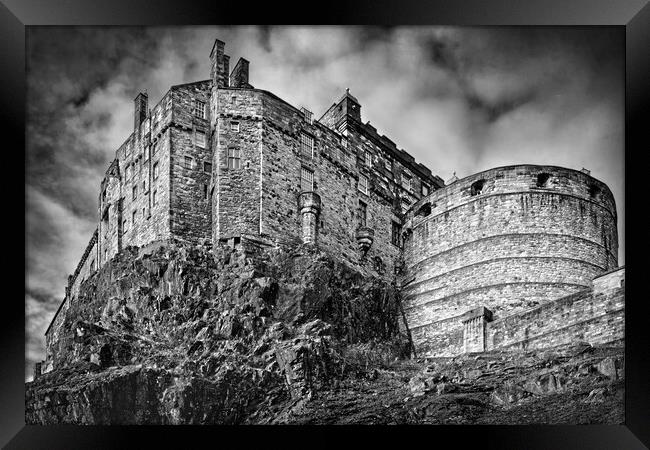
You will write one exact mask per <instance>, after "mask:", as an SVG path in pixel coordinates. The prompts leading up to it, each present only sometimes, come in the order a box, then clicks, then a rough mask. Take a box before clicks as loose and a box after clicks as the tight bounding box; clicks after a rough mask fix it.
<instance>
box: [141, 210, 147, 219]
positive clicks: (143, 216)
mask: <svg viewBox="0 0 650 450" xmlns="http://www.w3.org/2000/svg"><path fill="white" fill-rule="evenodd" d="M145 211H146V210H145V208H142V218H143V219H144V218H145V217H147V215H146V214H145Z"/></svg>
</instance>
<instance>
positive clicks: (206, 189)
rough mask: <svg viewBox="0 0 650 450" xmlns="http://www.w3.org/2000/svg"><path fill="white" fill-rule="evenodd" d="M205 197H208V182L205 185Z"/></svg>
mask: <svg viewBox="0 0 650 450" xmlns="http://www.w3.org/2000/svg"><path fill="white" fill-rule="evenodd" d="M203 198H205V199H207V198H208V185H207V184H204V185H203Z"/></svg>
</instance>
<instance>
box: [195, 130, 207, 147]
mask: <svg viewBox="0 0 650 450" xmlns="http://www.w3.org/2000/svg"><path fill="white" fill-rule="evenodd" d="M195 143H196V145H198V146H199V147H201V148H205V133H204V132H203V131H197V132H196V133H195Z"/></svg>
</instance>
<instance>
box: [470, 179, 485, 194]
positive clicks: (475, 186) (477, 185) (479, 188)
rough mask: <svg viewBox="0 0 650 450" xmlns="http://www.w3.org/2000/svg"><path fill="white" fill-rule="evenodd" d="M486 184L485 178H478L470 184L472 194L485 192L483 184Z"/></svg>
mask: <svg viewBox="0 0 650 450" xmlns="http://www.w3.org/2000/svg"><path fill="white" fill-rule="evenodd" d="M484 185H485V180H478V181H475V182H474V183H472V186H470V194H471V195H480V194H481V193H482V192H483V186H484Z"/></svg>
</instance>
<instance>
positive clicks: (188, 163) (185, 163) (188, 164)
mask: <svg viewBox="0 0 650 450" xmlns="http://www.w3.org/2000/svg"><path fill="white" fill-rule="evenodd" d="M183 167H184V168H185V169H191V168H192V158H190V157H189V156H185V157H184V158H183Z"/></svg>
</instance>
